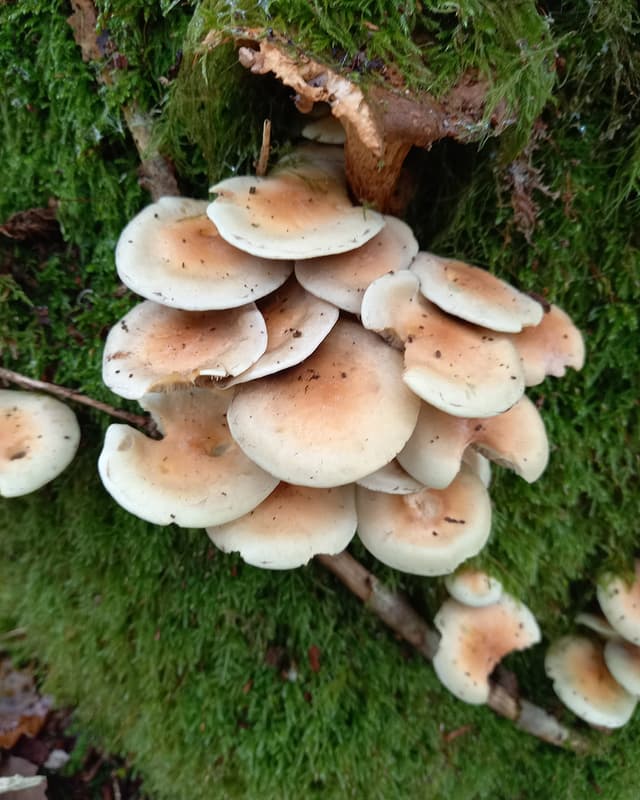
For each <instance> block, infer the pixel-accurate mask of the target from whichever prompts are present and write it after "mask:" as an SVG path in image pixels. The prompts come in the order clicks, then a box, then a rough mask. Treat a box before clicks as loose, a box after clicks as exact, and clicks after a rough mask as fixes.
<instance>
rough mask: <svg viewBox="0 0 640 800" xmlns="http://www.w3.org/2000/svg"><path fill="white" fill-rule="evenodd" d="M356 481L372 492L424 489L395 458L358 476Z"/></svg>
mask: <svg viewBox="0 0 640 800" xmlns="http://www.w3.org/2000/svg"><path fill="white" fill-rule="evenodd" d="M356 483H357V484H358V486H363V487H364V488H365V489H370V490H371V491H372V492H386V493H387V494H413V492H419V491H421V490H422V489H424V485H423V484H422V483H420V482H419V481H417V480H416V479H415V478H412V477H411V475H409V473H408V472H407V471H406V470H404V469H403V468H402V467H401V466H400V464H399V463H398V461H397V459H395V458H394V459H393V461H390V462H389V463H388V464H385V465H384V467H380V469H377V470H376V471H375V472H372V473H371V474H370V475H365V476H364V478H360V480H358V481H356Z"/></svg>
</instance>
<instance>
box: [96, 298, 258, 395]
mask: <svg viewBox="0 0 640 800" xmlns="http://www.w3.org/2000/svg"><path fill="white" fill-rule="evenodd" d="M266 347H267V329H266V326H265V322H264V318H263V317H262V314H261V313H260V312H259V311H258V309H257V308H256V306H255V303H250V304H248V305H246V306H242V307H241V308H232V309H229V310H227V311H180V310H179V309H177V308H168V307H167V306H162V305H158V303H152V302H151V301H150V300H145V301H143V302H142V303H139V304H138V305H137V306H134V308H132V309H131V311H129V313H128V314H126V315H125V316H124V317H123V318H122V319H121V320H120V321H119V322H118V323H116V324H115V325H114V326H113V328H112V329H111V331H110V332H109V335H108V336H107V341H106V342H105V348H104V354H103V360H102V379H103V381H104V382H105V384H106V385H107V386H108V387H109V388H110V389H111V391H112V392H115V393H116V394H118V395H120V397H126V398H128V399H132V400H137V399H139V398H140V397H143V396H144V395H145V394H148V393H150V392H158V391H168V390H169V389H173V388H176V387H177V386H185V385H187V386H189V385H193V383H194V382H195V380H196V378H198V377H199V376H212V377H214V378H218V379H219V378H225V377H227V376H228V375H239V374H240V373H241V372H244V371H245V370H246V369H248V368H249V367H250V366H251V365H252V364H254V363H255V362H256V361H257V360H258V359H259V358H260V356H261V355H262V354H263V353H264V351H265V349H266Z"/></svg>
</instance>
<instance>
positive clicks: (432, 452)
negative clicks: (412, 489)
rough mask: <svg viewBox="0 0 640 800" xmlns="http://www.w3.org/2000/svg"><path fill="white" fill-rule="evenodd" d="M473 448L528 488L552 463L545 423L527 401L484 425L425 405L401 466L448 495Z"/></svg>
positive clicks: (402, 454) (401, 457)
mask: <svg viewBox="0 0 640 800" xmlns="http://www.w3.org/2000/svg"><path fill="white" fill-rule="evenodd" d="M470 445H472V446H473V447H474V448H477V449H479V450H480V451H481V452H482V454H483V455H485V456H487V457H488V458H490V459H491V460H492V461H495V462H496V463H498V464H500V465H501V466H504V467H508V468H510V469H512V470H514V472H516V473H517V474H518V475H520V477H521V478H524V480H526V481H527V482H528V483H533V481H536V480H538V478H539V477H540V475H542V473H543V472H544V470H545V468H546V466H547V462H548V460H549V442H548V440H547V433H546V431H545V427H544V422H543V421H542V418H541V416H540V412H539V411H538V409H537V408H536V407H535V405H534V404H533V403H532V402H531V400H529V398H528V397H526V396H524V395H523V396H522V397H521V398H520V399H519V400H518V402H517V403H515V405H513V406H512V407H511V408H510V409H509V410H508V411H504V412H503V413H502V414H497V415H496V416H493V417H484V418H480V419H478V418H475V419H469V418H465V417H453V416H451V415H450V414H446V413H445V412H443V411H440V410H439V409H437V408H434V407H433V406H430V405H429V404H428V403H423V404H422V407H421V408H420V415H419V416H418V422H417V424H416V428H415V430H414V432H413V433H412V434H411V438H410V439H409V441H408V442H407V444H406V445H405V446H404V448H403V449H402V450H401V452H400V453H398V461H399V462H400V463H401V464H402V466H403V467H404V468H405V469H406V470H407V472H408V473H409V474H410V475H413V477H414V478H416V479H417V480H419V481H422V483H424V484H425V486H432V487H434V488H436V489H443V488H444V487H445V486H448V485H449V483H450V482H451V481H452V480H453V479H454V478H455V476H456V475H457V474H458V470H459V469H460V464H461V462H462V460H463V458H464V453H465V451H466V449H467V448H468V447H469V446H470Z"/></svg>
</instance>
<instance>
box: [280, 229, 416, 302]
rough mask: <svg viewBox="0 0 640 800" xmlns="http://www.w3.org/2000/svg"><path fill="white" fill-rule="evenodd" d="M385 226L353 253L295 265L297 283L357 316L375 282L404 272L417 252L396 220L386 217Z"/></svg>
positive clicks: (312, 259) (309, 260)
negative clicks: (370, 287) (363, 300)
mask: <svg viewBox="0 0 640 800" xmlns="http://www.w3.org/2000/svg"><path fill="white" fill-rule="evenodd" d="M384 221H385V226H384V228H383V229H382V230H381V231H380V233H378V234H376V235H375V236H374V237H373V239H369V241H368V242H366V244H363V245H362V246H361V247H358V248H357V249H356V250H349V251H348V252H346V253H339V254H336V255H331V256H323V257H321V258H308V259H306V260H305V261H296V263H295V273H296V278H297V279H298V281H299V282H300V283H301V284H302V285H303V286H304V288H305V289H307V290H308V291H309V292H311V293H312V294H315V295H316V296H317V297H321V298H322V299H323V300H327V301H328V302H330V303H333V304H334V305H336V306H338V308H342V309H344V310H345V311H350V312H351V313H352V314H359V313H360V310H361V307H362V296H363V294H364V292H365V290H366V289H367V287H368V286H369V285H370V284H371V283H373V281H374V280H376V278H380V277H381V276H382V275H384V274H385V273H387V272H395V271H397V270H401V269H407V268H408V267H409V265H410V264H411V262H412V261H413V259H414V257H415V255H416V253H417V252H418V242H417V241H416V239H415V236H414V235H413V233H412V231H411V228H410V227H409V226H408V225H407V224H406V223H405V222H402V220H400V219H397V218H396V217H390V216H385V217H384Z"/></svg>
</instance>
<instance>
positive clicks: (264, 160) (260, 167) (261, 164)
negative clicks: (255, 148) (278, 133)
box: [256, 119, 271, 178]
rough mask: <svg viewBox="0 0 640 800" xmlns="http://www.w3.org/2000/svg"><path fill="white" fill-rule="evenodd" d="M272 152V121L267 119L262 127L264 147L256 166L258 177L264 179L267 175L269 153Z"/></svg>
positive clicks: (261, 148)
mask: <svg viewBox="0 0 640 800" xmlns="http://www.w3.org/2000/svg"><path fill="white" fill-rule="evenodd" d="M270 152H271V120H270V119H265V121H264V123H263V125H262V145H261V147H260V156H259V158H258V163H257V164H256V175H257V176H258V177H259V178H263V177H264V176H265V175H266V174H267V167H268V166H269V153H270Z"/></svg>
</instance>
